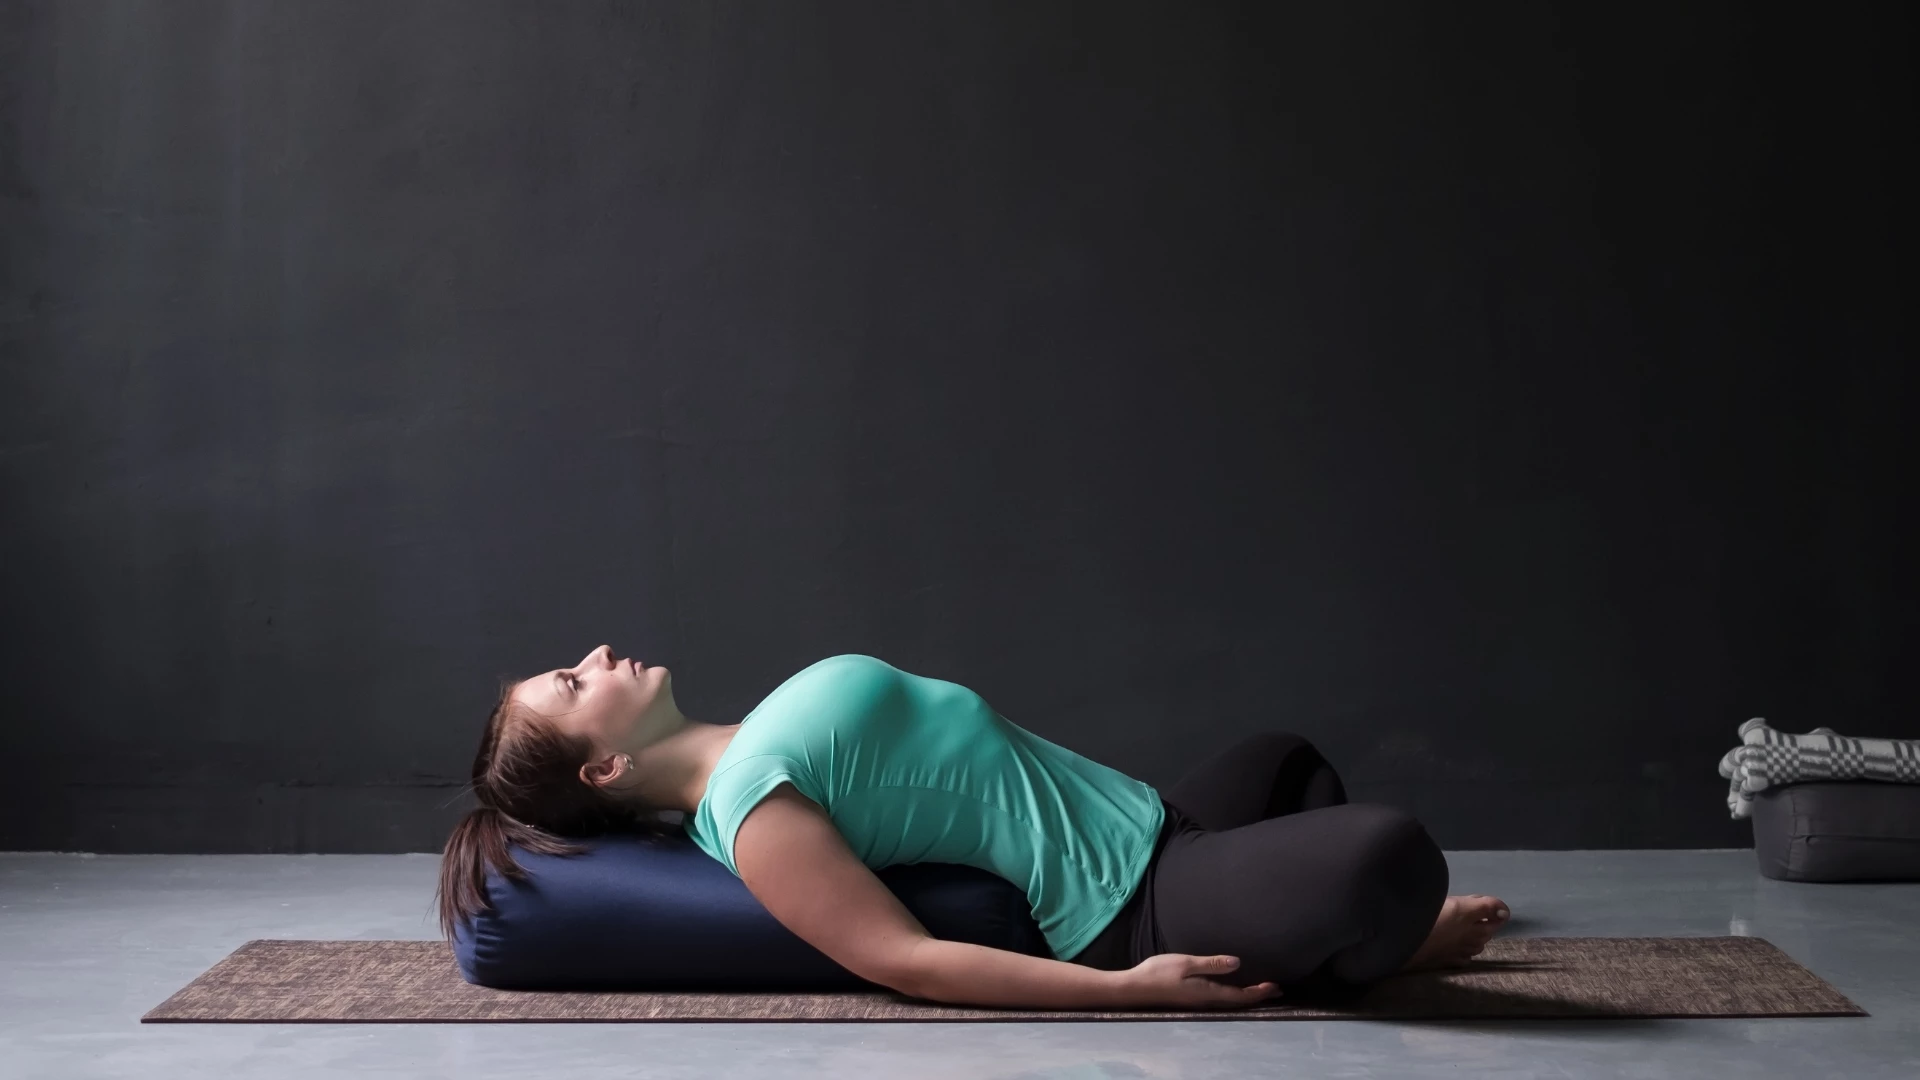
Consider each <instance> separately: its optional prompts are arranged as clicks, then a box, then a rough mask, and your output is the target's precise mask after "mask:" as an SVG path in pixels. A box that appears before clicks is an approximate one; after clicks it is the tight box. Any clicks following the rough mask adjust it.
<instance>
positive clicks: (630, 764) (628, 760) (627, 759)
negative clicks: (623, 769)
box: [620, 754, 633, 772]
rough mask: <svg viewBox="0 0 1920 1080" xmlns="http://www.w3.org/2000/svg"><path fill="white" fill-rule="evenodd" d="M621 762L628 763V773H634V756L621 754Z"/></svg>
mask: <svg viewBox="0 0 1920 1080" xmlns="http://www.w3.org/2000/svg"><path fill="white" fill-rule="evenodd" d="M620 760H621V761H624V762H626V763H627V771H628V772H632V771H633V755H632V754H621V755H620Z"/></svg>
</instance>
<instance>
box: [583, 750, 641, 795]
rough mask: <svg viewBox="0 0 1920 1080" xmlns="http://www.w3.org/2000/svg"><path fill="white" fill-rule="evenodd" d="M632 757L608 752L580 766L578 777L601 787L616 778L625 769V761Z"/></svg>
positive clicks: (590, 784)
mask: <svg viewBox="0 0 1920 1080" xmlns="http://www.w3.org/2000/svg"><path fill="white" fill-rule="evenodd" d="M632 760H633V759H632V758H629V757H627V755H625V754H608V755H606V756H604V757H600V758H595V759H593V760H591V761H588V762H587V763H586V764H585V765H582V766H580V779H581V780H582V781H583V782H585V783H586V784H588V785H589V786H591V787H597V788H603V787H606V786H607V785H609V784H611V783H613V781H614V780H616V779H618V778H619V776H620V774H621V773H623V772H626V771H627V763H628V762H630V761H632Z"/></svg>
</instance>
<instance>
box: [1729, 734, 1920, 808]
mask: <svg viewBox="0 0 1920 1080" xmlns="http://www.w3.org/2000/svg"><path fill="white" fill-rule="evenodd" d="M1720 775H1721V776H1724V777H1726V778H1727V779H1728V780H1730V781H1732V786H1731V787H1730V788H1729V790H1728V791H1727V808H1728V809H1729V810H1732V811H1733V816H1734V817H1736V818H1743V817H1749V816H1751V815H1752V813H1753V794H1754V792H1756V791H1765V790H1766V789H1768V788H1770V787H1777V786H1780V785H1784V784H1797V783H1799V782H1801V781H1803V780H1884V781H1886V782H1888V783H1893V784H1920V739H1855V738H1852V737H1850V736H1846V735H1842V734H1840V733H1839V732H1837V731H1835V730H1833V729H1832V728H1830V727H1817V728H1814V729H1813V730H1812V731H1809V732H1807V733H1806V734H1805V735H1795V734H1792V733H1791V732H1786V731H1775V730H1774V729H1772V728H1770V727H1768V726H1767V722H1766V721H1765V720H1764V719H1762V718H1760V717H1758V716H1756V717H1754V718H1753V719H1751V720H1749V721H1747V722H1746V723H1744V724H1741V725H1740V745H1739V746H1736V747H1734V748H1733V749H1731V750H1729V751H1727V752H1726V754H1725V755H1724V756H1722V757H1721V758H1720Z"/></svg>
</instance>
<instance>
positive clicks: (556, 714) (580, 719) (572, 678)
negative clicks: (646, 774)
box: [508, 645, 687, 784]
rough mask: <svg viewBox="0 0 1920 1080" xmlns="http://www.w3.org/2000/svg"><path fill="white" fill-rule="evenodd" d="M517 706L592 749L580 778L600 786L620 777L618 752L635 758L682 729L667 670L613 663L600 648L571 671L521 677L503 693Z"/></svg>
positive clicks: (634, 663) (683, 722)
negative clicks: (546, 720)
mask: <svg viewBox="0 0 1920 1080" xmlns="http://www.w3.org/2000/svg"><path fill="white" fill-rule="evenodd" d="M508 696H509V697H510V698H511V699H512V700H513V701H514V703H516V704H517V705H519V706H521V707H524V708H526V709H530V710H532V711H533V712H535V713H537V714H539V715H540V716H542V717H545V718H547V719H548V720H549V721H551V722H552V724H553V726H554V727H555V728H556V729H557V730H559V731H561V732H564V733H566V734H567V735H571V736H577V737H580V738H584V739H586V740H588V741H589V742H590V743H592V745H593V754H592V761H590V762H588V763H586V764H588V765H590V766H591V768H588V769H587V771H586V773H585V774H583V776H582V779H584V780H586V781H587V782H588V783H596V784H604V783H606V782H607V781H608V780H609V779H612V778H614V777H616V776H618V775H619V771H618V770H619V767H620V766H619V763H620V759H621V755H623V754H637V753H639V752H640V751H642V750H644V749H646V748H647V747H649V746H652V745H653V744H654V743H656V742H659V741H660V740H661V739H663V738H665V737H666V736H668V735H671V734H673V733H674V732H676V731H678V730H680V729H681V728H683V727H685V726H686V723H687V718H686V717H684V716H682V715H680V707H679V705H678V704H676V703H675V702H674V700H673V677H672V672H669V671H668V670H667V669H666V668H663V667H660V666H658V665H655V666H653V667H647V666H646V665H644V664H641V663H639V662H638V661H635V660H616V659H614V656H613V650H612V649H609V648H608V647H607V646H605V645H602V646H600V647H599V648H597V649H595V650H593V651H592V652H590V653H588V654H587V655H585V656H583V657H581V658H580V662H579V663H577V664H575V665H573V666H572V667H564V668H555V669H553V670H552V671H546V672H542V673H540V674H538V675H535V676H533V677H531V678H527V679H522V680H521V681H520V682H519V683H517V684H515V685H514V686H513V688H512V689H511V690H510V691H509V692H508Z"/></svg>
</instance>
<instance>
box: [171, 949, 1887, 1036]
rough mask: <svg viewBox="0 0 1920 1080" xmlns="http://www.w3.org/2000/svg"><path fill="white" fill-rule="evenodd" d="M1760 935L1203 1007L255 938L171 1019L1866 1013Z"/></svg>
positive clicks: (1514, 960) (1563, 954) (1493, 963)
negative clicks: (542, 977)
mask: <svg viewBox="0 0 1920 1080" xmlns="http://www.w3.org/2000/svg"><path fill="white" fill-rule="evenodd" d="M1865 1015H1866V1012H1865V1010H1863V1009H1861V1008H1860V1007H1859V1006H1857V1005H1855V1004H1854V1003H1853V1002H1851V1001H1849V1000H1847V999H1846V997H1844V996H1843V995H1841V994H1840V992H1839V991H1837V990H1835V989H1834V988H1833V987H1832V986H1829V985H1828V984H1827V983H1826V981H1825V980H1823V979H1821V978H1820V977H1819V976H1817V975H1815V974H1814V973H1813V972H1811V971H1808V970H1807V969H1806V968H1804V967H1802V966H1800V965H1799V964H1798V963H1795V962H1794V961H1793V959H1792V958H1790V957H1788V956H1787V954H1785V953H1783V952H1781V951H1780V950H1779V949H1778V948H1776V947H1774V946H1773V945H1772V944H1770V943H1769V942H1767V941H1764V940H1762V939H1760V938H1752V937H1676V938H1624V937H1623V938H1575V937H1565V938H1550V937H1549V938H1496V939H1494V941H1493V942H1492V944H1490V945H1489V946H1488V948H1487V951H1486V952H1485V953H1482V954H1481V955H1480V956H1479V957H1477V958H1475V960H1474V964H1473V966H1472V967H1471V968H1469V969H1466V970H1463V971H1452V972H1445V973H1439V972H1426V973H1421V974H1413V975H1397V976H1394V977H1393V978H1390V979H1387V980H1385V981H1384V982H1382V983H1380V984H1379V985H1377V986H1375V987H1374V988H1372V989H1371V990H1369V991H1368V992H1367V993H1366V994H1365V995H1364V996H1363V997H1360V998H1358V999H1356V1000H1354V1001H1351V1002H1347V1003H1341V1004H1326V1005H1305V1004H1299V1003H1295V1004H1288V1003H1285V1002H1281V1003H1279V1004H1275V1005H1271V1006H1262V1007H1260V1008H1257V1009H1246V1010H1233V1011H1204V1012H1160V1011H1155V1012H1119V1011H1095V1012H1046V1011H1036V1010H1026V1009H978V1008H971V1007H963V1006H952V1005H938V1004H929V1003H925V1002H920V1001H915V1000H912V999H909V998H904V997H900V996H898V995H895V994H891V993H886V992H875V993H832V994H794V993H717V992H659V991H640V992H621V993H609V992H580V993H573V992H564V993H563V992H555V991H538V992H523V991H511V990H491V989H488V988H486V987H482V986H474V985H472V984H470V983H468V982H466V981H465V980H464V979H462V978H461V977H460V972H459V969H458V968H456V967H455V966H454V962H453V955H452V953H451V952H450V951H449V950H448V949H447V947H446V945H444V944H442V943H441V942H438V941H267V940H262V941H249V942H247V943H246V944H245V945H243V946H241V947H240V948H239V949H236V950H234V952H233V953H232V954H230V955H229V956H227V958H226V959H224V960H221V961H220V962H219V963H217V964H215V965H214V966H213V967H212V968H209V969H208V970H207V971H206V972H205V973H204V974H202V975H201V976H200V977H199V978H197V979H195V980H193V981H192V982H191V983H189V984H187V986H186V987H184V988H183V989H181V990H180V991H179V992H178V993H176V994H174V995H173V996H172V997H170V998H168V999H167V1000H166V1001H164V1002H162V1003H160V1004H159V1005H158V1006H156V1007H155V1008H154V1009H153V1011H151V1012H149V1013H147V1015H146V1016H144V1017H142V1018H141V1019H142V1020H143V1021H145V1022H148V1023H158V1022H193V1021H200V1022H256V1023H257V1022H266V1023H290V1022H317V1023H434V1022H442V1023H540V1022H569V1021H573V1022H579V1021H611V1022H639V1021H681V1022H693V1021H717V1022H751V1021H772V1022H796V1021H830V1022H834V1021H862V1022H872V1021H922V1022H924V1021H982V1020H985V1021H992V1020H1000V1021H1022V1022H1027V1021H1035V1020H1239V1021H1243V1022H1244V1021H1255V1020H1298V1019H1355V1020H1360V1019H1366V1020H1388V1019H1429V1020H1439V1019H1474V1018H1492V1017H1504V1018H1518V1017H1526V1018H1561V1019H1565V1018H1578V1017H1593V1018H1605V1017H1689V1016H1695V1017H1707V1016H1865Z"/></svg>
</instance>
